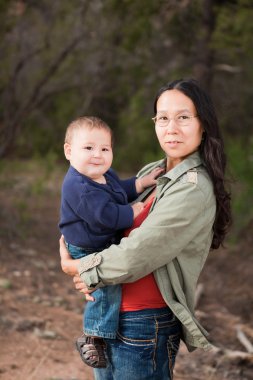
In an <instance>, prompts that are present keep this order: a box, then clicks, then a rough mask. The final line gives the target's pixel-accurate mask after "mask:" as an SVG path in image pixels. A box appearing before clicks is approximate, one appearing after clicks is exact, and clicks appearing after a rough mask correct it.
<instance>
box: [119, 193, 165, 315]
mask: <svg viewBox="0 0 253 380" xmlns="http://www.w3.org/2000/svg"><path fill="white" fill-rule="evenodd" d="M153 199H154V197H152V198H151V199H150V200H149V201H148V202H147V203H146V204H145V206H144V209H143V210H142V212H141V213H140V214H139V215H138V216H137V217H136V218H135V219H134V222H133V225H132V227H131V228H128V229H127V230H125V233H124V236H128V235H129V234H130V232H131V231H132V230H133V229H135V228H137V227H139V226H140V225H141V224H142V222H143V221H144V220H145V219H146V217H147V216H148V213H149V210H150V207H151V205H152V202H153ZM154 254H155V252H154ZM136 255H138V252H136ZM165 306H167V304H166V303H165V302H164V300H163V298H162V295H161V293H160V290H159V288H158V286H157V284H156V281H155V278H154V275H153V273H150V274H148V275H147V276H145V277H143V278H141V279H139V280H137V281H135V282H131V283H129V284H122V300H121V307H120V311H135V310H142V309H159V308H161V307H165Z"/></svg>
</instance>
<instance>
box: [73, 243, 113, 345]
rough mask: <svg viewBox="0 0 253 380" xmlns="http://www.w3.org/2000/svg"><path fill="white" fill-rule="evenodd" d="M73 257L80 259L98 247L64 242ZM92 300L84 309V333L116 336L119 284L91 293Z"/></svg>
mask: <svg viewBox="0 0 253 380" xmlns="http://www.w3.org/2000/svg"><path fill="white" fill-rule="evenodd" d="M66 247H67V249H68V250H69V252H70V255H71V257H72V258H73V259H80V258H81V257H84V256H87V255H89V254H91V253H92V252H98V251H99V249H94V250H93V249H91V248H81V247H76V246H74V245H72V244H69V243H66ZM92 295H93V297H94V298H95V301H94V302H91V301H90V302H87V304H86V306H85V310H84V318H83V321H84V322H83V323H84V328H83V331H84V333H85V334H86V335H92V336H98V337H102V338H109V339H113V338H116V333H117V330H118V324H119V309H120V303H121V286H120V285H110V286H106V287H105V288H101V289H98V290H96V291H95V292H93V293H92Z"/></svg>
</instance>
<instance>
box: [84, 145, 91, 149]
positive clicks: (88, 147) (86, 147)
mask: <svg viewBox="0 0 253 380" xmlns="http://www.w3.org/2000/svg"><path fill="white" fill-rule="evenodd" d="M83 149H86V150H92V146H88V145H87V146H84V147H83Z"/></svg>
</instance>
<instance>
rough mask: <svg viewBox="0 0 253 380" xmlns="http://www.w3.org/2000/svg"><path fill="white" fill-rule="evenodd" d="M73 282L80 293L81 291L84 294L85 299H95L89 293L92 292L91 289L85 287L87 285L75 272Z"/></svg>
mask: <svg viewBox="0 0 253 380" xmlns="http://www.w3.org/2000/svg"><path fill="white" fill-rule="evenodd" d="M73 282H74V284H75V288H76V289H77V290H79V292H80V293H83V294H84V295H85V299H86V301H95V299H94V297H92V296H91V295H90V293H92V290H89V289H88V288H87V285H86V284H85V283H84V282H83V281H82V280H81V277H80V276H79V274H76V275H75V276H74V278H73Z"/></svg>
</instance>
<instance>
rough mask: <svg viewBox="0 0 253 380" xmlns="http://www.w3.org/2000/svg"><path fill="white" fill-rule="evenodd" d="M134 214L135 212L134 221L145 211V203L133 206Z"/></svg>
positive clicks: (137, 203)
mask: <svg viewBox="0 0 253 380" xmlns="http://www.w3.org/2000/svg"><path fill="white" fill-rule="evenodd" d="M131 207H132V209H133V212H134V219H135V218H136V216H138V215H139V214H140V213H141V212H142V210H143V209H144V203H143V202H136V203H134V204H133V205H131Z"/></svg>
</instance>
